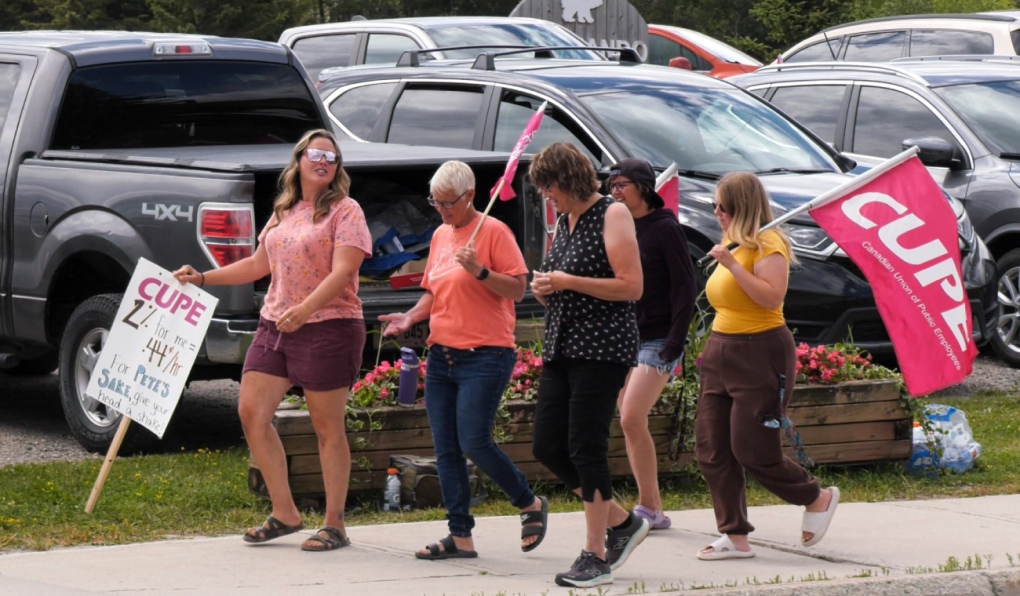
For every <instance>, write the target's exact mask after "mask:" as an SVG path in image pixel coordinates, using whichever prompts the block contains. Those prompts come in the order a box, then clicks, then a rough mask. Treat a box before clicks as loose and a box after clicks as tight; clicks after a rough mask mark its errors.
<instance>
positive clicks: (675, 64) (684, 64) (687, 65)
mask: <svg viewBox="0 0 1020 596" xmlns="http://www.w3.org/2000/svg"><path fill="white" fill-rule="evenodd" d="M669 65H670V67H672V68H682V69H684V70H694V67H693V66H691V61H690V60H688V59H687V58H684V57H683V56H677V57H676V58H670V59H669Z"/></svg>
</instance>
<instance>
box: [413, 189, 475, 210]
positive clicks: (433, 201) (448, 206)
mask: <svg viewBox="0 0 1020 596" xmlns="http://www.w3.org/2000/svg"><path fill="white" fill-rule="evenodd" d="M469 190H471V189H470V188H469V189H467V190H465V191H464V192H462V193H460V195H459V196H458V197H457V198H456V199H454V200H452V201H437V200H436V198H435V197H433V196H432V195H431V194H430V195H429V198H428V199H426V200H427V201H428V202H429V205H432V206H433V207H442V208H443V209H453V206H454V205H456V204H457V203H458V202H459V201H460V200H461V199H463V198H464V195H466V194H467V193H468V191H469ZM419 196H421V195H419Z"/></svg>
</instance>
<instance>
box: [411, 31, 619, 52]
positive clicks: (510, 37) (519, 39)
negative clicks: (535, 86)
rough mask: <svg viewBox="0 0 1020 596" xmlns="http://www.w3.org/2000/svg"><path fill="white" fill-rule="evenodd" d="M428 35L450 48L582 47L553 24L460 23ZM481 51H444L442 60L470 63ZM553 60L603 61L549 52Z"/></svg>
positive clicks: (578, 40)
mask: <svg viewBox="0 0 1020 596" xmlns="http://www.w3.org/2000/svg"><path fill="white" fill-rule="evenodd" d="M428 34H429V36H430V37H431V38H432V41H433V42H435V44H436V47H440V48H448V47H454V46H477V45H485V44H493V45H519V46H549V47H551V46H586V45H589V44H588V43H586V42H585V41H584V40H583V39H581V38H579V37H577V36H576V35H574V34H573V33H572V32H571V31H570V30H569V29H566V28H564V27H560V26H559V25H556V24H555V23H548V24H547V23H538V24H534V23H498V24H496V23H492V24H486V25H481V24H478V25H472V26H470V27H465V26H464V25H463V24H462V23H449V24H446V25H439V26H433V27H430V28H429V29H428ZM484 49H485V48H478V49H473V50H455V51H452V52H444V53H443V56H444V57H446V58H456V59H464V60H471V59H474V58H475V57H476V56H477V55H478V54H479V53H481V52H482V51H484ZM553 55H554V56H556V57H557V58H567V59H570V60H605V58H604V57H603V56H602V55H601V54H599V53H598V52H590V51H585V50H560V51H558V52H553ZM533 56H534V54H531V53H527V54H518V55H517V57H533Z"/></svg>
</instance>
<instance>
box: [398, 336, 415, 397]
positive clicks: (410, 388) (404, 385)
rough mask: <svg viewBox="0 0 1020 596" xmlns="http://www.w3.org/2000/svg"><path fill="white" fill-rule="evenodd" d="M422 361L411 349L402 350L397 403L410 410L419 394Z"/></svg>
mask: <svg viewBox="0 0 1020 596" xmlns="http://www.w3.org/2000/svg"><path fill="white" fill-rule="evenodd" d="M420 364H421V360H420V359H419V358H418V354H416V353H415V352H414V350H412V349H411V348H400V387H399V388H398V389H397V403H398V404H399V405H401V406H404V407H406V408H409V407H411V406H413V405H414V400H415V397H416V396H417V394H418V367H419V366H420Z"/></svg>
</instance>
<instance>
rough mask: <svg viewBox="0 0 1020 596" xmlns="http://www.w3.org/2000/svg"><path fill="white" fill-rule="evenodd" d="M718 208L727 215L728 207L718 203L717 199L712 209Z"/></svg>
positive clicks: (713, 202)
mask: <svg viewBox="0 0 1020 596" xmlns="http://www.w3.org/2000/svg"><path fill="white" fill-rule="evenodd" d="M716 209H718V210H719V213H722V214H723V215H726V208H725V207H723V206H722V204H721V203H716V202H715V201H712V211H715V210H716Z"/></svg>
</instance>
